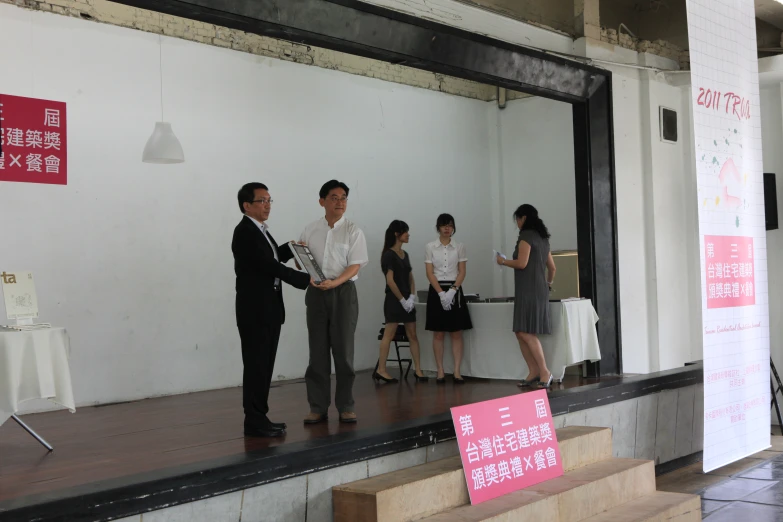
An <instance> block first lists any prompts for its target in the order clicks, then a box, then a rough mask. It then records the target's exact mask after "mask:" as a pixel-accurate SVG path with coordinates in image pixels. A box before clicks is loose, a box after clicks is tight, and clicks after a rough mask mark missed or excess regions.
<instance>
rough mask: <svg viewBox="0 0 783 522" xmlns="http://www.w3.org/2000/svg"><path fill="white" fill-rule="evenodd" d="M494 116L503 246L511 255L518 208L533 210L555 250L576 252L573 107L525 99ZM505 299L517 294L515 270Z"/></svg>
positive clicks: (506, 273) (506, 282)
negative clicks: (529, 207)
mask: <svg viewBox="0 0 783 522" xmlns="http://www.w3.org/2000/svg"><path fill="white" fill-rule="evenodd" d="M491 113H492V114H493V115H495V118H496V119H497V128H498V137H497V138H496V139H499V140H500V143H499V144H498V151H499V155H500V165H499V175H500V176H502V186H503V192H502V199H503V205H502V207H501V208H499V209H498V214H499V215H498V223H499V225H500V230H501V233H502V237H501V243H500V244H499V245H498V246H497V248H501V249H502V250H503V252H504V253H506V255H509V256H510V255H511V254H512V252H513V250H514V247H515V245H516V239H517V236H518V234H519V230H518V229H517V226H516V223H515V222H514V220H513V219H512V217H511V215H512V214H513V212H514V210H516V208H517V207H518V206H519V205H521V204H523V203H529V204H531V205H533V206H535V207H536V208H537V209H538V211H539V215H540V216H541V219H543V220H544V223H546V225H547V228H548V229H549V232H550V234H552V238H551V240H550V245H551V248H552V250H553V251H558V250H576V248H577V242H576V192H575V187H576V185H575V181H574V130H573V129H574V127H573V116H572V108H571V105H570V104H567V103H562V102H557V101H553V100H549V99H546V98H523V99H520V100H513V101H510V102H508V103H507V104H506V107H505V109H502V110H498V109H497V107H496V106H495V105H494V104H493V105H491ZM501 275H502V277H503V283H502V285H503V290H504V295H514V278H513V273H512V271H511V270H503V271H502V272H501Z"/></svg>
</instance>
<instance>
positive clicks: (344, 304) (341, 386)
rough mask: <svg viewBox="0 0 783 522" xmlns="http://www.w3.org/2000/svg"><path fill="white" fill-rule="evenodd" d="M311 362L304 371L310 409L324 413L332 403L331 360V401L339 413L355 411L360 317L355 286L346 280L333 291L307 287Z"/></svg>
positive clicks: (306, 303)
mask: <svg viewBox="0 0 783 522" xmlns="http://www.w3.org/2000/svg"><path fill="white" fill-rule="evenodd" d="M305 305H307V333H308V338H309V341H310V364H309V365H308V366H307V372H306V373H305V383H306V384H307V401H308V402H309V403H310V411H311V412H313V413H320V414H322V415H323V414H326V413H327V411H328V410H329V406H330V404H331V402H332V398H331V397H332V393H331V392H332V381H331V373H332V363H331V357H332V356H333V357H334V370H335V374H336V377H337V390H336V391H335V396H334V404H335V406H337V411H339V412H340V413H344V412H352V411H354V409H353V408H354V406H353V381H354V377H355V375H356V374H355V373H354V371H353V345H354V334H355V333H356V323H357V322H358V320H359V298H358V296H357V295H356V285H355V284H354V283H353V281H348V282H347V283H343V284H342V285H340V286H338V287H337V288H334V289H332V290H318V289H317V288H313V287H309V288H308V289H307V293H306V294H305Z"/></svg>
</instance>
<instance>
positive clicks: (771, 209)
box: [764, 174, 778, 230]
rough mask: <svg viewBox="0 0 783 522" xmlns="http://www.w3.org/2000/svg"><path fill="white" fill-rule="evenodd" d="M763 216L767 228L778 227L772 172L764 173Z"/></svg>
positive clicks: (775, 190)
mask: <svg viewBox="0 0 783 522" xmlns="http://www.w3.org/2000/svg"><path fill="white" fill-rule="evenodd" d="M764 217H765V218H766V222H767V230H777V229H778V191H777V188H776V187H775V175H774V174H764Z"/></svg>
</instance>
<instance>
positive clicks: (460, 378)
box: [454, 377, 465, 384]
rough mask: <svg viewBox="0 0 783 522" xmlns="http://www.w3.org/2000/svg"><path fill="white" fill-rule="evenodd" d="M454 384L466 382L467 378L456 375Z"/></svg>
mask: <svg viewBox="0 0 783 522" xmlns="http://www.w3.org/2000/svg"><path fill="white" fill-rule="evenodd" d="M454 384H465V379H463V378H462V377H454Z"/></svg>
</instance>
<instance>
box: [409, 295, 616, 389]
mask: <svg viewBox="0 0 783 522" xmlns="http://www.w3.org/2000/svg"><path fill="white" fill-rule="evenodd" d="M549 307H550V312H551V315H552V335H542V336H539V339H541V345H542V346H543V348H544V356H545V357H546V362H547V365H548V366H549V368H550V370H551V371H552V373H553V374H554V376H555V379H557V380H562V379H563V375H564V374H565V369H566V367H567V366H571V365H574V364H579V363H581V362H584V361H591V362H595V361H599V360H600V359H601V351H600V350H599V348H598V335H597V333H596V330H595V324H596V322H598V314H596V312H595V309H594V308H593V304H592V303H591V302H590V300H589V299H582V300H576V301H563V302H551V303H549ZM468 309H469V310H470V317H471V320H472V321H473V329H472V330H467V331H465V332H464V333H463V336H464V342H465V349H464V355H463V361H462V375H469V376H473V377H483V378H490V379H516V380H520V379H523V378H525V377H526V376H527V374H528V371H527V365H526V364H525V360H524V359H523V358H522V353H521V352H520V351H519V344H518V343H517V339H516V337H515V336H514V332H512V331H511V325H512V324H513V313H514V303H470V304H468ZM426 314H427V306H426V304H424V303H417V304H416V315H417V327H416V328H417V332H418V334H419V342H420V344H421V366H422V369H423V370H431V371H435V370H437V366H436V365H435V357H434V355H433V353H432V332H428V331H426V330H425V329H424V326H425V323H426ZM443 366H444V370H445V371H446V373H452V371H453V370H454V359H453V357H452V355H451V341H450V340H449V336H448V334H447V335H446V341H445V350H444V356H443Z"/></svg>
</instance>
